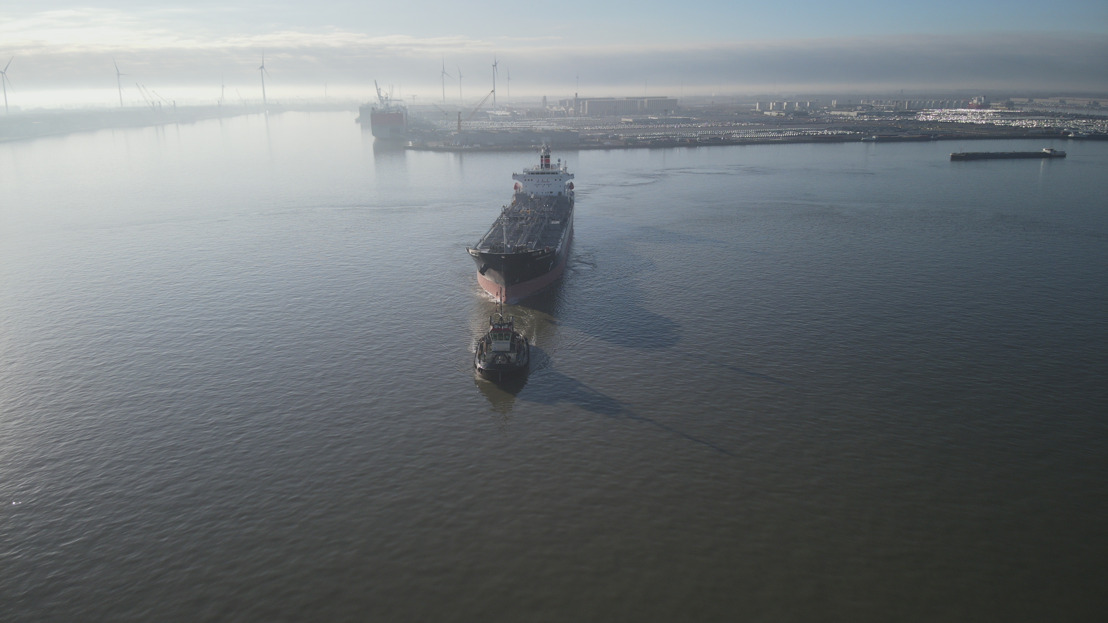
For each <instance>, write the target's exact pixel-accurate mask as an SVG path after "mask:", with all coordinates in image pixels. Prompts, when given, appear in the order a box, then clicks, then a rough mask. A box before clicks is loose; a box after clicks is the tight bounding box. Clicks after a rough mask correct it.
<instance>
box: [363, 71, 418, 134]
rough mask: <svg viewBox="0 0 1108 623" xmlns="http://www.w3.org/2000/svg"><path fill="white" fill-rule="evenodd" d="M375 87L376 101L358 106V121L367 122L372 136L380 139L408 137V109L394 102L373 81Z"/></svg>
mask: <svg viewBox="0 0 1108 623" xmlns="http://www.w3.org/2000/svg"><path fill="white" fill-rule="evenodd" d="M373 86H375V87H377V103H376V104H363V105H362V106H360V107H359V108H358V122H359V123H361V124H363V125H364V124H365V123H366V122H368V123H369V129H370V132H372V133H373V138H375V139H380V140H382V141H389V142H400V141H405V140H407V138H408V110H407V109H406V108H404V106H403V105H402V104H399V103H397V102H394V101H393V100H392V98H391V97H389V96H388V95H385V93H384V92H383V91H382V90H381V87H379V86H377V81H376V80H374V81H373Z"/></svg>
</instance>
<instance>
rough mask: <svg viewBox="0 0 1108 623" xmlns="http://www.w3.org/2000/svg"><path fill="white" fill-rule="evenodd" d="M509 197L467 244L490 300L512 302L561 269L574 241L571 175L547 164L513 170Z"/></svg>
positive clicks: (545, 159) (545, 158)
mask: <svg viewBox="0 0 1108 623" xmlns="http://www.w3.org/2000/svg"><path fill="white" fill-rule="evenodd" d="M512 178H513V179H515V180H516V181H517V183H516V191H515V194H514V195H513V196H512V202H511V203H510V204H509V205H507V206H505V207H504V209H503V210H502V211H501V213H500V216H498V217H497V219H496V221H495V222H493V224H492V227H491V228H489V231H488V233H486V234H485V235H484V236H483V237H482V238H481V240H480V241H479V242H478V243H477V244H476V245H475V246H473V247H470V248H468V249H467V251H469V255H470V257H472V258H473V261H474V263H475V264H476V265H477V283H478V284H480V286H481V288H482V289H484V290H485V291H486V292H488V293H489V294H490V295H491V296H492V297H493V298H494V299H495V300H497V301H499V302H502V303H508V304H513V303H517V302H519V301H521V300H523V299H525V298H527V297H529V296H531V295H533V294H536V293H537V292H539V291H541V290H543V289H545V288H547V287H548V286H550V285H551V284H553V283H554V282H555V281H557V280H558V279H559V278H560V277H561V276H562V274H563V273H564V272H565V268H566V262H567V260H568V258H569V250H570V246H571V245H572V242H573V203H574V191H573V182H571V181H570V180H572V179H573V174H572V173H569V172H568V171H567V170H566V168H565V167H564V166H561V164H560V163H559V165H558V166H557V167H554V166H552V165H551V164H550V150H549V149H544V150H543V152H542V155H541V158H540V164H539V166H538V167H535V168H530V169H525V170H524V172H523V173H522V174H519V173H517V174H514V175H512Z"/></svg>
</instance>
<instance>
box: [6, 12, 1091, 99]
mask: <svg viewBox="0 0 1108 623" xmlns="http://www.w3.org/2000/svg"><path fill="white" fill-rule="evenodd" d="M263 53H264V55H265V64H266V68H267V69H268V71H269V76H268V77H267V89H269V92H270V96H271V97H281V96H282V95H284V96H290V97H291V96H293V94H294V93H295V94H298V95H300V94H303V93H305V92H306V93H310V94H318V95H322V94H323V93H324V90H325V89H329V90H330V92H331V93H332V94H338V93H348V92H350V90H354V91H357V92H358V93H365V94H368V93H370V92H371V91H372V84H373V80H374V79H376V80H378V81H380V82H381V83H382V85H391V86H392V88H394V89H397V90H399V91H400V92H401V94H402V95H404V96H406V97H410V96H411V95H413V94H414V95H417V96H418V97H419V98H420V99H421V101H440V100H441V98H442V82H441V76H440V72H441V70H442V65H443V63H444V62H445V65H446V70H447V71H448V72H449V73H450V78H448V79H447V80H446V99H447V101H448V102H450V103H455V102H457V100H458V96H459V90H458V82H457V74H458V72H459V69H460V71H461V73H462V75H463V78H462V85H461V86H462V89H463V94H464V96H465V99H466V100H475V99H479V98H480V97H482V96H483V95H484V94H485V93H487V92H488V91H489V90H490V89H491V88H492V67H491V65H492V62H493V58H494V56H495V58H496V59H497V60H498V61H499V72H500V78H499V80H498V85H497V86H498V88H497V95H498V98H506V96H507V94H508V90H509V89H510V90H511V94H512V96H513V98H515V97H521V96H525V95H527V96H537V95H548V96H550V97H551V98H559V97H567V96H571V95H572V94H573V92H574V91H575V90H579V91H580V92H581V94H582V95H640V94H643V93H649V94H665V95H672V96H687V95H694V94H707V93H713V92H714V93H721V94H731V93H765V92H781V93H789V92H797V91H805V92H813V91H822V92H829V91H843V90H864V91H877V90H885V91H897V90H900V89H904V90H906V91H916V90H922V89H931V90H935V89H946V90H955V89H958V90H964V89H970V90H980V91H982V92H984V91H994V90H998V89H1000V90H1003V89H1012V90H1029V89H1031V90H1047V91H1049V90H1064V91H1092V92H1106V91H1108V2H1105V0H1051V1H1046V0H1005V1H999V0H997V1H992V0H990V1H979V0H931V1H930V2H926V3H923V2H914V3H902V2H892V1H890V0H881V1H876V0H855V1H853V2H846V3H836V2H827V1H826V0H823V1H820V2H813V1H810V0H793V1H791V2H777V3H774V2H765V1H759V2H736V1H722V0H721V1H698V0H693V1H687V2H679V1H677V0H665V1H660V0H640V1H639V2H634V3H624V2H619V3H615V2H596V1H595V0H594V1H590V2H586V1H584V0H553V1H548V2H521V1H516V2H502V1H498V0H469V1H466V2H444V1H442V0H435V1H430V0H395V1H394V2H382V1H369V0H315V1H312V2H308V1H302V0H301V1H295V2H294V1H288V0H272V1H265V0H246V1H237V2H236V1H234V0H231V1H230V2H228V1H227V0H219V1H209V0H168V1H164V2H158V1H157V0H142V1H139V0H115V1H110V0H109V1H99V2H70V1H65V0H33V1H21V0H2V1H0V63H6V62H7V60H8V59H9V58H11V57H12V56H14V57H15V60H14V61H13V62H12V64H11V67H10V68H9V70H8V77H9V78H10V80H11V84H12V86H13V87H14V89H15V90H14V92H11V91H10V92H9V97H10V98H11V99H12V100H13V102H16V103H18V100H19V96H20V93H23V92H30V91H35V90H38V89H43V88H48V87H65V88H96V89H101V90H104V91H107V92H110V93H114V91H115V87H116V81H115V78H116V77H115V69H114V68H113V66H112V62H113V60H114V61H116V62H118V64H119V67H120V70H121V71H123V72H124V73H126V74H127V75H126V76H125V77H124V78H123V79H122V80H121V82H123V84H124V87H125V89H127V90H128V91H134V93H129V94H128V97H132V98H135V99H137V98H138V97H139V95H138V93H137V91H138V89H137V87H136V86H135V85H136V83H141V84H143V85H144V86H146V87H148V88H152V89H159V90H160V91H162V92H167V93H171V94H172V93H173V92H174V89H179V88H181V87H182V86H183V85H191V87H192V90H191V91H189V92H190V94H191V95H196V94H198V93H199V94H200V95H198V97H201V98H204V97H211V98H213V99H214V98H215V97H218V96H219V92H220V89H221V84H224V85H226V88H225V90H228V91H230V90H232V89H233V91H234V93H236V94H237V95H234V96H232V95H230V94H228V97H239V98H243V99H254V98H258V97H260V93H255V91H260V85H259V82H260V79H259V77H258V66H259V65H260V64H261V61H262V55H263ZM509 74H510V76H511V83H510V85H509V84H507V78H508V75H509ZM181 93H182V98H183V97H184V95H183V91H181Z"/></svg>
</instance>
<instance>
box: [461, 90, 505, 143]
mask: <svg viewBox="0 0 1108 623" xmlns="http://www.w3.org/2000/svg"><path fill="white" fill-rule="evenodd" d="M493 93H496V89H493V90H491V91H489V92H488V94H487V95H485V99H483V100H481V103H480V104H477V107H476V108H474V109H473V110H472V111H470V113H469V116H467V117H466V119H465V121H466V123H469V122H470V121H472V120H473V117H475V116H476V115H477V113H478V112H479V111H480V110H481V107H482V106H484V105H485V102H487V101H489V98H490V97H492V94H493ZM458 131H459V132H461V131H462V111H460V110H459V111H458Z"/></svg>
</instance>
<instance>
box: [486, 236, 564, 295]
mask: <svg viewBox="0 0 1108 623" xmlns="http://www.w3.org/2000/svg"><path fill="white" fill-rule="evenodd" d="M568 258H569V250H568V249H567V250H566V254H565V255H563V256H562V261H561V262H558V265H557V266H555V267H554V268H552V269H550V272H548V273H545V274H543V275H540V276H538V277H535V278H534V279H531V280H530V281H524V282H521V283H516V284H512V285H511V286H508V287H507V288H505V287H504V286H502V285H500V284H499V283H496V282H495V281H493V280H491V279H489V278H487V277H485V276H484V275H482V274H481V273H477V283H479V284H480V285H481V288H482V289H484V290H485V292H488V293H489V294H490V295H491V296H492V298H493V300H495V301H497V302H500V303H506V304H508V305H515V304H516V303H518V302H520V301H522V300H523V299H525V298H527V297H529V296H531V295H532V294H537V293H538V292H540V291H541V290H545V289H546V288H547V287H548V286H550V284H552V283H554V282H555V281H557V280H558V279H559V278H560V277H561V276H562V273H564V272H565V270H566V260H567V259H568Z"/></svg>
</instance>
